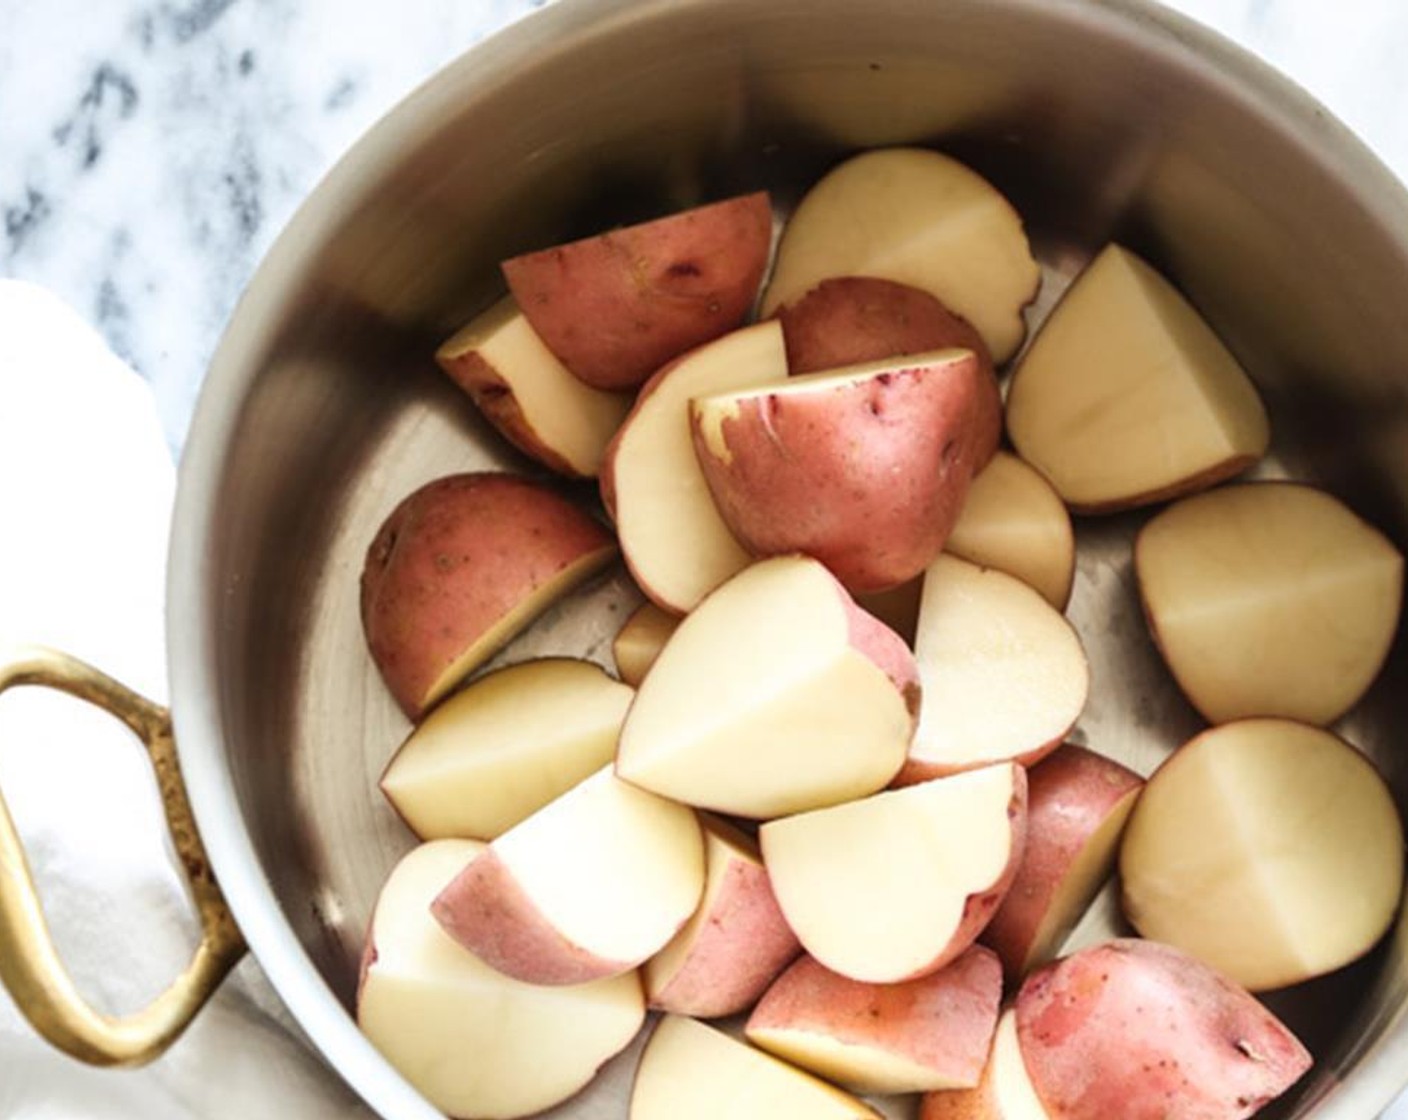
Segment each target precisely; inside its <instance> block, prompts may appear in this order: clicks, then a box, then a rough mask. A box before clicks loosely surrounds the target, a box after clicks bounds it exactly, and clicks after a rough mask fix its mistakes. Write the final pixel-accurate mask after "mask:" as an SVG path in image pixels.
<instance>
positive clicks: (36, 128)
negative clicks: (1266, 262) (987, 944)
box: [0, 0, 1408, 1120]
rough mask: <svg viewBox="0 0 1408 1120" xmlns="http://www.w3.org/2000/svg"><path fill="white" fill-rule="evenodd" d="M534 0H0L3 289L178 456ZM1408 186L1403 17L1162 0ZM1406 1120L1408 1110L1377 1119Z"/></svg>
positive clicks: (1293, 5)
mask: <svg viewBox="0 0 1408 1120" xmlns="http://www.w3.org/2000/svg"><path fill="white" fill-rule="evenodd" d="M543 2H544V0H401V2H399V3H396V4H387V3H380V2H375V0H100V2H97V3H94V2H93V0H0V29H3V30H0V218H2V219H3V226H0V276H9V277H15V278H20V279H26V280H32V281H35V282H37V283H39V284H42V285H44V286H46V287H48V288H50V289H51V290H53V291H54V292H56V293H57V294H58V295H59V296H61V297H62V298H63V299H64V300H66V301H67V302H68V303H69V304H71V305H72V306H73V307H74V308H76V309H77V310H78V311H79V313H80V314H82V315H83V316H84V317H86V318H87V319H88V321H89V322H91V323H92V324H93V325H94V326H96V327H97V329H98V330H99V332H100V333H101V334H102V335H103V337H104V338H105V339H106V340H107V342H108V344H109V345H110V346H111V347H112V348H113V349H114V350H115V351H116V352H117V354H118V355H120V356H121V357H122V358H123V359H125V360H126V361H127V362H128V363H129V364H130V365H131V366H133V367H134V368H135V369H136V370H137V371H138V372H139V373H140V374H142V375H143V376H144V377H145V378H146V379H147V380H148V381H149V382H150V384H151V386H152V388H153V390H154V392H155V395H156V398H157V401H158V405H159V410H160V415H161V421H162V425H163V428H164V432H165V436H166V440H167V443H168V445H169V447H170V449H171V451H172V453H173V454H178V453H179V451H180V448H181V446H182V443H183V441H184V438H185V433H186V430H187V427H188V425H189V422H190V417H191V413H192V409H193V406H194V403H195V399H196V396H197V393H198V391H199V387H200V383H201V379H202V375H203V372H204V370H205V367H206V364H207V362H208V360H209V357H210V355H211V353H212V351H213V349H214V347H215V344H216V342H217V340H218V338H219V335H220V333H221V330H222V328H223V326H224V324H225V322H226V320H227V318H228V316H229V315H230V313H231V311H232V309H233V307H234V305H235V302H236V299H237V298H238V295H239V293H240V291H241V290H242V288H243V287H244V285H245V283H246V282H247V280H248V279H249V277H250V275H251V273H252V272H253V270H254V268H255V266H256V264H257V263H258V261H259V260H260V258H261V256H262V255H263V254H264V252H265V251H266V250H267V248H268V247H269V245H270V244H271V242H272V241H273V239H274V238H275V236H276V235H277V234H278V232H279V230H280V229H281V228H282V227H283V225H284V223H285V222H286V221H287V220H288V218H289V217H290V216H291V215H292V213H293V211H294V210H295V209H296V207H297V206H298V204H299V203H300V202H301V201H302V200H303V199H304V198H305V197H306V196H307V195H308V193H309V192H310V191H311V190H312V188H313V187H314V186H315V184H316V183H317V181H318V180H319V178H320V177H321V176H322V175H323V173H324V172H325V171H326V170H327V169H328V168H329V167H330V166H331V165H332V164H333V162H334V161H335V160H336V159H337V158H338V157H339V156H340V155H341V154H342V153H343V152H344V151H345V150H346V149H347V148H348V146H349V145H350V144H351V143H352V142H353V141H354V140H355V139H356V137H357V136H358V135H359V134H361V133H362V132H363V131H364V130H365V129H366V128H367V127H368V126H369V125H370V124H371V123H372V122H373V121H374V120H376V119H377V118H378V117H379V116H381V115H382V114H383V113H384V112H385V111H386V110H387V109H388V108H390V107H391V106H392V105H393V104H394V103H395V102H396V101H398V100H399V99H400V98H401V97H402V96H403V95H405V94H406V93H407V92H409V91H410V90H411V89H412V88H413V87H414V86H415V85H416V84H417V83H419V82H420V81H421V80H423V79H424V78H426V77H428V76H429V75H430V74H431V73H432V72H433V71H435V70H436V69H437V68H438V67H439V66H441V65H442V64H443V63H445V62H447V61H448V60H450V59H451V58H453V57H454V56H455V55H457V54H459V53H460V52H461V51H462V50H464V49H465V48H467V47H468V46H470V45H472V44H473V43H475V42H477V41H478V40H480V39H482V38H483V37H484V36H486V35H488V34H490V33H492V32H493V31H494V30H495V29H497V28H499V27H502V26H503V25H505V24H507V23H509V22H511V21H513V20H514V19H516V18H519V17H521V16H522V15H524V14H525V13H527V12H529V11H531V10H532V9H533V8H535V7H538V6H540V5H541V4H542V3H543ZM1172 6H1173V7H1175V8H1178V9H1180V10H1182V11H1184V12H1186V13H1187V14H1189V15H1192V16H1194V17H1196V18H1199V19H1201V20H1203V21H1204V22H1206V23H1209V24H1211V25H1212V26H1213V27H1215V28H1217V29H1218V30H1220V31H1222V32H1223V33H1224V34H1226V35H1227V36H1229V37H1230V38H1232V39H1233V40H1234V41H1236V42H1239V43H1241V44H1242V45H1244V46H1246V47H1248V48H1250V49H1251V50H1253V51H1255V52H1256V53H1258V54H1260V55H1262V56H1263V57H1264V58H1265V59H1267V60H1268V61H1269V62H1271V63H1272V64H1274V65H1276V66H1278V67H1279V68H1281V69H1282V70H1284V71H1285V72H1286V73H1288V74H1289V75H1290V76H1291V77H1293V78H1295V79H1296V80H1297V81H1299V82H1300V83H1301V84H1302V85H1304V86H1305V87H1307V88H1308V89H1309V90H1310V92H1312V93H1313V94H1315V95H1316V96H1317V97H1319V98H1320V99H1321V100H1322V101H1323V102H1324V103H1325V105H1326V106H1327V107H1328V108H1329V109H1330V110H1331V111H1332V112H1334V113H1335V114H1336V115H1338V116H1339V117H1341V118H1342V119H1343V120H1344V121H1345V122H1346V123H1347V124H1349V125H1350V126H1351V127H1352V128H1353V129H1354V130H1355V131H1357V132H1358V133H1359V134H1360V135H1361V136H1362V137H1363V138H1364V139H1365V140H1366V141H1367V142H1368V143H1369V145H1370V146H1371V147H1372V148H1374V149H1375V150H1376V151H1377V152H1378V153H1379V154H1380V155H1381V157H1382V158H1383V159H1384V160H1385V162H1386V163H1387V164H1388V165H1389V166H1390V167H1391V168H1393V169H1394V170H1395V171H1396V172H1397V173H1398V174H1399V176H1400V177H1402V178H1404V179H1408V67H1405V66H1404V64H1403V60H1404V58H1405V57H1408V4H1404V3H1402V0H1339V2H1337V3H1328V2H1327V0H1172ZM1388 1115H1389V1116H1392V1117H1398V1118H1400V1120H1408V1101H1405V1102H1404V1103H1400V1105H1398V1106H1396V1107H1395V1108H1394V1109H1392V1110H1390V1113H1389V1114H1388Z"/></svg>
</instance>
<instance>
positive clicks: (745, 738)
mask: <svg viewBox="0 0 1408 1120" xmlns="http://www.w3.org/2000/svg"><path fill="white" fill-rule="evenodd" d="M852 609H854V608H852ZM704 682H707V687H704ZM912 729H913V721H912V718H911V716H910V711H909V708H908V707H907V705H906V700H905V697H904V696H902V695H901V693H900V691H899V689H898V688H896V686H895V685H894V683H893V682H892V681H891V680H890V678H889V677H888V676H887V675H886V673H885V671H884V670H883V669H881V668H880V667H879V666H878V665H876V663H875V662H874V661H872V660H871V659H870V658H869V657H868V656H866V654H865V653H864V652H862V651H861V650H858V649H857V648H856V647H855V646H853V645H852V644H851V634H850V623H849V619H848V615H847V603H846V600H845V598H844V592H842V591H841V589H840V585H839V584H837V583H836V581H835V579H834V578H833V577H832V576H831V575H830V574H829V573H828V572H827V571H826V570H825V569H824V568H823V567H822V566H821V565H820V564H819V563H817V562H816V561H815V560H810V559H807V558H805V557H795V556H792V557H777V558H774V559H771V560H763V561H760V562H758V563H756V564H754V565H752V566H751V567H749V568H748V569H747V570H745V571H744V572H742V573H740V574H739V575H738V576H736V577H734V578H733V579H732V580H730V581H729V582H728V583H727V584H725V585H724V586H723V587H721V588H720V589H719V590H718V591H716V592H714V593H713V594H712V595H710V596H709V597H708V598H707V599H706V600H705V601H704V602H703V603H702V604H701V605H700V606H699V607H698V609H696V610H695V611H694V612H693V613H692V614H690V615H689V616H688V617H687V618H686V619H685V620H684V621H683V622H682V623H681V624H680V627H679V629H678V630H676V631H675V633H674V636H673V637H672V638H671V639H670V641H669V643H668V644H667V645H666V646H665V648H664V649H663V650H662V651H661V653H660V657H659V659H658V660H657V661H656V662H655V665H654V666H653V667H652V669H651V671H650V673H649V675H648V676H647V677H646V678H645V680H644V681H642V682H641V686H640V691H639V692H638V693H637V694H636V700H635V703H634V704H633V705H632V706H631V710H630V711H629V712H628V713H627V715H626V724H625V726H624V727H623V728H622V730H621V741H620V747H619V749H618V752H617V756H616V772H617V773H618V774H619V775H620V776H621V777H622V778H624V779H625V780H627V781H629V782H633V783H635V784H636V785H639V786H641V787H642V788H644V789H648V790H652V791H653V792H655V793H658V794H661V795H662V796H665V797H670V798H674V799H675V800H677V801H682V802H684V803H685V804H688V805H695V806H698V807H699V808H705V809H714V810H717V811H719V812H723V813H732V814H734V815H737V816H744V817H754V818H759V819H764V818H770V817H776V816H782V815H784V814H787V813H795V812H800V811H802V810H805V809H811V808H816V807H817V806H820V805H830V804H835V803H837V802H840V801H847V800H850V799H851V798H854V797H863V796H865V795H866V794H869V793H874V792H875V791H876V790H878V789H882V788H883V787H884V786H885V785H886V783H888V782H889V781H890V779H891V778H893V777H894V776H895V773H896V771H898V769H899V768H900V765H901V764H902V762H903V761H904V756H905V751H906V750H907V749H908V747H909V741H910V737H911V733H912Z"/></svg>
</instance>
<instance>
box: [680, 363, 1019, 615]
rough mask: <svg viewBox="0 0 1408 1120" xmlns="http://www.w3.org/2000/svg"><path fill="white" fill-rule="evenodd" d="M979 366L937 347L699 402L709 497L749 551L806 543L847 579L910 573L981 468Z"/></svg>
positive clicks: (696, 419)
mask: <svg viewBox="0 0 1408 1120" xmlns="http://www.w3.org/2000/svg"><path fill="white" fill-rule="evenodd" d="M986 376H987V374H986V373H984V372H983V371H982V370H980V369H979V368H978V365H977V361H976V359H975V358H974V356H973V353H972V352H971V351H968V350H938V351H933V352H931V353H926V354H914V355H911V356H909V357H904V358H886V359H882V360H880V361H876V362H864V363H862V364H860V365H857V366H848V367H846V368H845V369H841V370H832V371H828V372H825V373H814V374H807V375H805V376H801V377H796V376H794V377H791V378H789V379H788V380H787V382H786V383H785V384H782V385H775V386H764V387H762V388H756V389H743V390H734V391H732V392H729V393H723V394H718V395H715V396H709V397H702V398H696V399H695V400H694V401H692V402H691V404H690V421H691V426H692V428H693V434H694V449H695V452H696V454H697V455H698V458H699V464H700V467H701V468H702V469H703V472H704V478H705V480H706V481H707V482H708V484H709V490H710V492H711V493H712V494H713V496H714V501H715V504H716V505H717V506H718V509H719V512H720V513H721V514H722V515H723V518H724V521H725V522H727V524H728V526H729V528H730V529H732V530H733V533H734V535H735V536H736V537H737V538H738V540H739V542H740V543H742V544H743V546H744V547H745V548H747V549H748V550H749V551H750V552H751V553H753V554H754V555H756V556H779V555H785V554H787V553H791V552H803V553H806V554H807V555H808V556H814V557H816V558H817V559H818V560H820V561H821V562H822V563H824V564H825V565H826V566H827V567H828V568H830V569H831V571H832V573H833V574H834V575H835V576H836V578H837V579H839V580H840V581H841V582H842V583H843V584H845V585H846V587H847V589H849V590H851V591H853V592H860V591H881V590H884V589H886V588H891V587H896V586H898V585H899V584H901V583H904V582H906V581H908V580H910V579H913V578H914V577H915V576H917V575H919V574H920V573H921V572H922V571H923V570H924V568H925V566H926V565H927V564H928V563H929V562H930V561H931V560H932V559H933V558H934V557H935V556H937V555H938V554H939V550H940V549H942V548H943V545H944V541H945V540H946V539H947V537H948V534H949V530H950V529H951V528H952V527H953V524H954V522H955V521H957V520H958V515H959V512H960V510H961V509H962V508H963V501H964V498H965V497H966V496H967V494H968V485H969V483H970V481H971V480H972V478H973V474H974V472H975V471H977V470H978V469H979V467H980V466H981V464H980V463H979V462H978V460H977V458H976V451H977V447H978V446H979V445H980V444H981V445H984V446H986V445H987V444H988V443H989V442H991V440H992V439H995V437H996V421H995V420H994V427H993V431H992V433H990V434H989V435H984V436H982V437H981V438H980V437H976V436H975V434H974V429H975V426H976V425H977V424H978V423H979V421H980V419H981V409H980V405H981V398H980V395H979V386H980V384H981V379H982V378H984V377H986Z"/></svg>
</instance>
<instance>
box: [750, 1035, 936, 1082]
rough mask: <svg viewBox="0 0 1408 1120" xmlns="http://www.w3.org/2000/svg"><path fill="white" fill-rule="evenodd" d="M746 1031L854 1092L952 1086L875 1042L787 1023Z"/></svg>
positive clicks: (780, 1054) (768, 1047)
mask: <svg viewBox="0 0 1408 1120" xmlns="http://www.w3.org/2000/svg"><path fill="white" fill-rule="evenodd" d="M748 1033H749V1038H750V1039H751V1040H752V1041H753V1042H754V1043H756V1044H757V1045H758V1046H761V1047H762V1048H763V1049H765V1050H767V1051H768V1052H769V1053H772V1054H776V1055H777V1056H778V1057H779V1058H783V1059H785V1060H787V1061H789V1062H795V1063H796V1064H797V1065H799V1066H802V1067H804V1068H806V1069H809V1070H811V1071H812V1072H813V1073H815V1074H817V1075H818V1076H820V1077H825V1078H826V1079H827V1080H828V1081H835V1082H837V1083H839V1084H842V1085H848V1086H850V1087H851V1088H853V1089H855V1090H856V1091H857V1092H867V1093H879V1094H882V1095H883V1094H899V1093H912V1092H918V1090H917V1089H915V1088H914V1087H915V1086H916V1085H923V1086H926V1087H927V1088H929V1089H932V1090H937V1089H948V1088H952V1087H953V1083H952V1082H949V1083H948V1084H940V1083H939V1082H942V1080H943V1079H942V1078H937V1077H935V1075H934V1071H933V1070H932V1069H930V1068H929V1067H927V1066H924V1065H920V1064H919V1063H918V1062H915V1061H911V1060H909V1059H907V1058H905V1057H904V1056H903V1055H901V1054H898V1053H896V1052H894V1051H893V1050H882V1049H881V1048H880V1047H878V1046H866V1045H864V1044H862V1043H858V1042H843V1041H841V1040H840V1039H838V1038H830V1037H828V1036H826V1035H823V1034H818V1033H817V1032H816V1031H808V1030H796V1029H789V1028H786V1027H765V1028H758V1029H755V1030H750V1031H749V1032H748Z"/></svg>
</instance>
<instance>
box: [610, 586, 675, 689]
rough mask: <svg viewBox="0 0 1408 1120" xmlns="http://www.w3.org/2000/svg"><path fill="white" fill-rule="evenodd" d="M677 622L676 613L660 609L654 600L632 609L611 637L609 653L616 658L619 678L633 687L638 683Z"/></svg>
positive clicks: (662, 647)
mask: <svg viewBox="0 0 1408 1120" xmlns="http://www.w3.org/2000/svg"><path fill="white" fill-rule="evenodd" d="M679 624H680V616H679V615H677V614H671V613H670V612H669V611H662V610H661V609H660V608H659V607H657V606H656V605H655V604H654V603H642V604H641V605H640V606H639V607H637V608H636V609H635V610H634V611H632V612H631V616H630V618H628V619H626V621H625V622H624V623H623V624H622V625H621V629H619V630H618V631H616V637H615V638H613V639H612V640H611V656H612V657H614V658H615V659H616V672H617V673H619V674H620V676H621V680H622V681H624V682H625V683H626V684H628V685H630V686H631V687H632V688H638V687H640V682H641V681H643V680H645V674H646V673H647V672H648V671H649V670H650V667H651V666H652V665H654V664H655V659H656V658H657V657H659V656H660V651H661V650H662V649H664V648H665V643H666V642H667V641H669V640H670V635H671V634H673V633H674V632H675V629H676V627H678V626H679Z"/></svg>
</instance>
